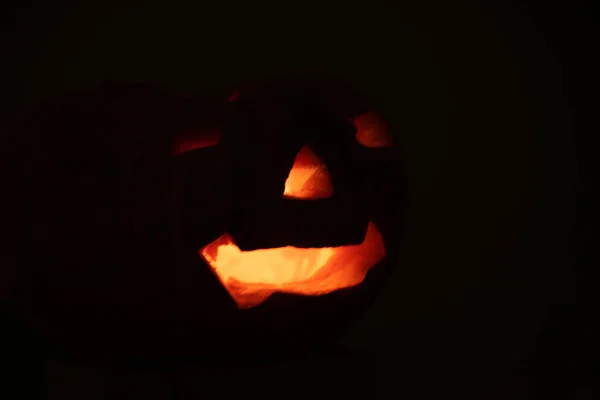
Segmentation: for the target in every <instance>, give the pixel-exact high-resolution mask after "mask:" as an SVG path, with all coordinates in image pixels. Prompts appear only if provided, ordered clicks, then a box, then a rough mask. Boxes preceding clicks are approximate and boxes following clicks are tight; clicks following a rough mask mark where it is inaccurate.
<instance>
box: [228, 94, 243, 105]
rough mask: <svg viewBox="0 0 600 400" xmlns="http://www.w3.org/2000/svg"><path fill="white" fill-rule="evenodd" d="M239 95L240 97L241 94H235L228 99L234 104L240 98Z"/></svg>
mask: <svg viewBox="0 0 600 400" xmlns="http://www.w3.org/2000/svg"><path fill="white" fill-rule="evenodd" d="M239 95H240V92H235V93H233V94H232V95H231V96H229V97H228V98H227V100H229V101H230V102H232V103H233V102H234V101H235V99H237V98H238V96H239Z"/></svg>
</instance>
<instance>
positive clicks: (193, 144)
mask: <svg viewBox="0 0 600 400" xmlns="http://www.w3.org/2000/svg"><path fill="white" fill-rule="evenodd" d="M220 139H221V132H220V131H218V130H211V131H202V132H196V131H194V132H187V133H184V134H182V135H180V136H179V137H178V138H177V141H176V142H175V149H174V153H175V154H176V155H178V154H182V153H185V152H186V151H190V150H196V149H203V148H205V147H211V146H216V145H217V144H218V143H219V140H220Z"/></svg>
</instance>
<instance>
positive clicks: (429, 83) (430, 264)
mask: <svg viewBox="0 0 600 400" xmlns="http://www.w3.org/2000/svg"><path fill="white" fill-rule="evenodd" d="M157 3H158V2H157ZM258 3H260V2H252V4H234V3H226V4H225V3H221V4H219V5H213V4H208V3H206V4H205V3H200V4H196V5H194V6H188V5H179V4H178V3H177V2H169V3H168V5H167V3H164V4H154V3H150V2H137V4H136V2H129V3H127V4H128V5H127V6H123V5H122V4H123V3H122V2H111V1H102V2H95V1H92V2H85V4H83V3H81V4H78V3H68V2H66V1H58V2H57V1H55V2H52V3H48V4H42V3H40V2H38V3H35V4H34V3H31V2H22V3H21V4H19V5H15V6H12V7H9V8H8V9H7V11H6V12H4V11H3V13H2V18H3V20H2V24H3V36H2V47H3V52H2V57H3V59H2V67H1V68H2V71H1V72H2V74H1V79H2V99H3V107H2V108H1V112H2V114H1V117H2V128H3V129H4V127H5V126H7V125H8V124H9V123H10V121H11V120H12V119H13V118H15V117H16V116H17V115H19V114H20V113H21V112H23V111H24V110H26V109H27V108H28V107H30V106H31V105H33V104H35V103H36V102H38V101H40V100H42V99H44V98H45V97H47V96H50V95H53V94H60V93H63V92H65V91H67V90H72V89H77V88H81V87H84V86H86V85H90V84H94V83H97V82H99V81H102V80H105V79H116V80H121V81H127V82H134V81H151V82H155V83H158V84H161V85H165V86H167V87H170V88H172V89H173V90H181V91H194V90H199V91H217V90H220V89H222V88H223V87H226V86H229V85H232V84H235V83H238V82H243V81H245V80H248V79H252V78H256V77H270V76H274V75H278V74H290V73H291V74H306V73H313V72H317V73H330V74H332V75H335V76H338V77H341V78H345V79H348V80H349V81H350V82H352V83H354V84H355V85H356V86H357V87H358V88H359V89H361V90H362V91H364V92H365V93H366V94H368V95H369V96H371V97H372V98H373V99H374V101H375V102H376V103H377V104H378V105H379V106H380V107H381V108H382V109H383V111H384V112H386V113H387V114H389V115H390V116H391V123H392V125H393V126H394V128H395V129H396V132H397V134H398V137H399V139H400V141H401V143H402V146H403V150H404V156H405V158H406V161H407V166H408V177H409V181H410V182H409V183H410V197H411V209H410V210H409V226H408V232H407V237H406V240H405V241H404V242H403V243H401V244H399V245H400V246H402V248H403V254H404V255H403V258H402V260H400V263H399V265H398V268H397V269H396V272H395V274H394V276H393V278H392V280H391V282H390V283H389V285H388V287H387V289H386V291H385V293H383V295H382V296H381V298H380V300H379V301H378V302H377V303H376V304H375V305H374V307H373V308H372V310H371V311H370V312H369V313H368V314H367V315H366V316H365V318H364V319H363V320H362V321H360V322H359V324H358V325H357V327H356V329H354V330H353V331H352V332H349V334H348V336H347V337H346V338H345V339H344V345H345V346H346V347H347V348H349V349H355V350H353V351H367V352H371V353H373V354H377V357H378V359H379V376H378V379H377V386H378V388H379V392H380V394H381V397H382V398H397V397H398V398H399V397H401V396H402V397H405V398H433V397H434V396H435V397H439V396H440V395H444V396H447V397H448V396H459V395H460V396H465V397H468V398H479V399H486V398H511V399H515V398H533V397H541V398H550V397H552V398H573V399H575V398H588V397H586V396H589V394H588V393H591V392H590V390H591V389H589V384H590V382H592V380H593V379H592V378H593V377H592V376H590V375H589V374H588V373H589V370H586V369H585V364H584V363H583V361H581V359H580V357H581V356H583V355H585V356H586V357H587V360H588V361H590V360H592V358H591V357H590V355H589V349H588V348H587V347H586V346H587V344H588V341H586V340H588V339H586V336H585V335H586V332H587V334H588V335H590V336H591V333H589V331H588V330H587V329H584V328H585V327H584V325H583V324H584V320H583V319H578V318H576V317H575V315H576V314H575V311H576V308H577V307H576V304H575V292H576V291H575V284H576V279H575V277H576V272H577V271H576V269H577V268H578V267H581V266H583V265H584V264H585V263H586V262H589V261H588V260H587V259H586V258H583V256H581V252H582V251H583V247H584V245H585V241H584V236H576V235H575V234H574V233H575V232H576V231H577V232H578V233H583V234H584V235H585V233H586V232H589V229H590V228H589V226H590V225H589V224H591V223H590V222H587V225H584V219H583V218H581V217H580V215H581V213H582V211H580V210H582V209H581V208H579V207H576V203H575V201H576V199H575V190H576V189H578V190H579V191H580V192H581V193H582V194H583V193H584V192H587V191H589V182H590V177H589V176H588V175H585V174H586V173H587V171H588V167H589V165H587V164H581V160H583V159H585V156H586V155H587V154H585V153H586V149H588V150H587V151H589V146H585V145H581V142H577V143H576V142H575V141H574V140H573V139H574V138H575V135H574V133H575V132H576V131H584V130H585V129H584V128H583V126H581V122H580V121H581V118H580V113H582V112H583V111H585V106H584V104H583V103H581V102H580V101H581V100H578V99H580V97H579V95H580V93H579V92H578V91H575V90H574V89H575V88H577V87H579V88H581V87H583V88H585V87H588V86H589V85H590V82H588V81H587V80H584V78H583V77H584V76H585V75H584V74H585V72H586V70H591V66H589V64H588V63H587V56H586V54H588V52H587V51H586V50H587V49H586V46H587V44H586V43H589V42H587V40H589V36H588V35H589V34H590V32H589V29H590V26H591V22H592V17H591V16H590V15H589V14H586V13H585V10H583V9H577V6H578V4H577V3H576V2H570V8H569V9H566V8H565V7H561V8H549V6H548V5H546V4H543V5H536V4H534V3H532V2H521V3H517V2H514V4H513V3H510V4H509V3H508V2H502V5H498V4H492V2H489V3H483V2H476V1H454V2H443V1H424V2H418V4H404V3H399V4H388V5H386V6H380V5H376V4H374V3H367V2H363V3H364V4H360V3H358V2H357V3H356V4H353V5H350V4H344V5H341V4H340V5H337V6H336V5H333V4H332V5H330V6H323V5H320V6H316V5H309V4H307V3H305V2H304V3H300V2H286V3H281V4H278V5H277V4H260V5H259V4H258ZM407 3H408V2H407ZM119 4H120V5H119ZM582 83H584V84H583V85H582ZM588 129H590V128H588ZM576 160H577V161H578V162H579V165H580V167H581V168H580V179H579V180H578V181H577V184H576V181H575V175H576V165H575V161H576ZM576 211H577V212H576ZM578 217H579V218H578ZM582 293H584V292H583V291H581V290H580V291H579V292H578V296H577V297H578V299H579V302H580V303H583V302H584V301H588V300H590V299H588V298H585V299H584V300H582V299H583V297H582V296H583V295H582ZM585 293H586V294H587V293H588V292H585ZM586 321H587V320H586ZM14 335H15V336H13V337H12V339H11V338H9V339H7V341H5V343H12V344H7V349H10V352H11V354H12V355H13V356H12V357H4V359H6V360H9V364H10V363H13V364H11V365H13V368H11V369H12V370H13V372H15V374H14V375H15V376H20V378H19V379H24V380H14V379H13V380H12V382H13V383H15V382H28V381H29V382H33V381H34V378H35V376H36V374H38V375H37V376H38V377H41V376H42V375H43V374H44V370H43V365H42V364H41V363H39V362H36V361H35V359H34V358H28V356H27V354H28V355H29V356H31V357H33V356H35V355H36V354H37V352H36V349H34V348H29V347H26V348H21V347H19V346H18V345H17V340H16V338H15V337H18V335H19V333H15V334H14ZM590 336H587V337H590ZM11 340H13V342H11ZM19 342H21V341H20V340H19ZM2 351H5V350H4V349H3V350H2ZM7 351H8V350H7ZM19 365H20V366H22V368H17V366H19ZM9 368H10V367H9ZM363 368H365V367H364V366H363ZM21 372H22V373H21ZM23 376H26V377H27V378H23ZM13 386H15V385H13ZM17 386H18V385H17ZM24 387H29V388H32V387H35V385H32V384H28V385H25V386H24ZM24 387H23V388H24ZM39 390H43V388H40V389H39ZM574 391H575V392H574ZM414 393H417V395H415V394H414ZM575 393H577V394H575ZM577 396H580V397H577ZM3 398H9V397H4V396H3Z"/></svg>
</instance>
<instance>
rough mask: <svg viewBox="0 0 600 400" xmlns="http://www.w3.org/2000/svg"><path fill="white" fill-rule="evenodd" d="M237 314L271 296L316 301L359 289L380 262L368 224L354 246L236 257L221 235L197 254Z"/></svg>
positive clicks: (379, 246) (376, 236) (377, 241)
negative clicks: (280, 294)
mask: <svg viewBox="0 0 600 400" xmlns="http://www.w3.org/2000/svg"><path fill="white" fill-rule="evenodd" d="M199 253H200V256H202V258H204V260H206V262H208V264H209V265H210V266H211V268H212V269H213V271H214V272H215V274H216V275H217V277H218V278H219V280H220V281H221V283H222V284H223V286H224V287H225V289H227V291H228V292H229V294H230V296H231V297H232V298H233V300H235V302H236V303H237V305H238V307H239V308H250V307H254V306H256V305H258V304H260V303H262V302H263V301H265V300H266V299H267V298H268V297H269V296H270V295H271V294H273V293H274V292H284V293H294V294H301V295H306V296H318V295H323V294H327V293H330V292H333V291H335V290H338V289H342V288H347V287H352V286H355V285H358V284H359V283H361V282H362V281H363V280H364V278H365V276H366V274H367V271H368V270H369V269H370V268H371V267H373V266H374V265H375V264H377V263H378V262H379V261H381V260H382V259H383V258H384V257H385V247H384V244H383V239H382V237H381V234H380V233H379V231H378V230H377V227H376V226H375V224H374V223H372V222H371V223H369V228H368V230H367V234H366V236H365V240H364V241H363V242H362V243H361V244H359V245H354V246H340V247H327V248H315V249H300V248H296V247H291V246H288V247H281V248H274V249H264V250H253V251H241V250H240V249H239V248H238V247H237V246H236V245H235V243H234V242H233V240H232V238H231V236H229V235H228V234H225V235H223V236H221V237H220V238H219V239H217V240H216V241H214V242H213V243H211V244H209V245H208V246H206V247H204V248H203V249H202V250H200V252H199Z"/></svg>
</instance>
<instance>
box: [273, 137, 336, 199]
mask: <svg viewBox="0 0 600 400" xmlns="http://www.w3.org/2000/svg"><path fill="white" fill-rule="evenodd" d="M332 195H333V186H332V184H331V179H330V177H329V171H328V170H327V166H325V164H324V163H323V161H321V159H320V158H319V157H318V156H317V155H316V154H315V153H313V152H312V150H311V149H310V148H309V147H308V146H304V147H303V148H302V149H301V150H300V152H299V153H298V155H297V156H296V161H295V162H294V166H293V167H292V170H291V171H290V174H289V175H288V178H287V180H286V181H285V190H284V192H283V196H284V197H288V198H295V199H323V198H327V197H331V196H332Z"/></svg>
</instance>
